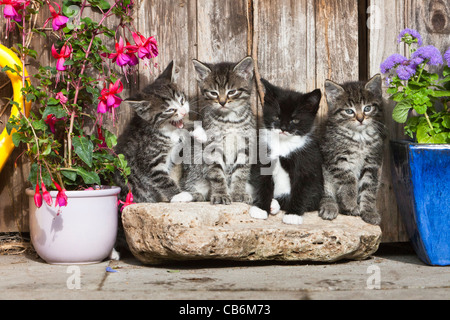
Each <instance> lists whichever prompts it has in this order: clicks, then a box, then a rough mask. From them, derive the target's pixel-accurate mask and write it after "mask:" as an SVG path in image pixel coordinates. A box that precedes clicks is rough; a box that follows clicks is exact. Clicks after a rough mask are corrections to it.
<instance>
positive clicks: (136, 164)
mask: <svg viewBox="0 0 450 320" xmlns="http://www.w3.org/2000/svg"><path fill="white" fill-rule="evenodd" d="M174 75H175V72H174V67H173V61H172V62H171V63H170V64H169V65H168V66H167V68H166V69H165V70H164V72H163V73H162V74H161V75H160V76H159V77H158V78H157V79H156V80H155V82H154V83H152V84H150V85H149V86H147V87H146V88H144V89H143V90H142V91H141V92H139V93H138V94H136V95H135V96H133V97H130V98H128V99H127V100H128V102H129V105H130V106H131V107H133V108H134V109H135V111H136V112H135V115H134V117H133V118H132V120H131V121H130V123H129V124H128V126H127V128H126V129H125V131H124V133H123V134H122V135H121V136H120V138H119V140H118V144H117V147H116V150H117V153H122V154H124V155H125V159H126V160H127V161H128V164H129V166H130V168H131V174H130V176H129V184H130V186H131V190H132V191H133V195H134V201H135V202H162V201H170V199H171V198H172V197H173V196H174V195H176V194H178V193H180V192H181V191H180V188H179V186H178V183H177V181H176V179H174V178H173V176H171V175H172V173H173V172H174V168H175V166H174V163H173V161H172V159H173V158H172V157H173V156H174V153H177V152H178V153H179V152H180V149H181V148H180V147H179V146H180V144H181V143H183V141H185V140H186V139H189V134H187V131H186V130H184V128H185V116H186V115H187V114H188V113H189V103H188V101H187V100H186V97H185V95H184V94H183V92H181V91H180V90H179V89H178V87H177V86H176V84H175V83H174ZM121 181H122V180H121V179H117V183H121ZM119 186H121V187H122V190H123V191H126V190H128V188H127V187H126V186H123V185H120V184H119ZM122 196H124V195H122Z"/></svg>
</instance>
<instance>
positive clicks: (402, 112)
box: [392, 100, 411, 123]
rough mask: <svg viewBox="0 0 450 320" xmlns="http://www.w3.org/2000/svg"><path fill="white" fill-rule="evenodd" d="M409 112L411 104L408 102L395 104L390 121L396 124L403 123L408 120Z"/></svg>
mask: <svg viewBox="0 0 450 320" xmlns="http://www.w3.org/2000/svg"><path fill="white" fill-rule="evenodd" d="M409 110H411V103H410V101H409V100H403V101H400V102H399V103H397V105H396V106H395V108H394V110H393V111H392V119H394V121H396V122H398V123H405V122H406V120H407V119H408V113H409Z"/></svg>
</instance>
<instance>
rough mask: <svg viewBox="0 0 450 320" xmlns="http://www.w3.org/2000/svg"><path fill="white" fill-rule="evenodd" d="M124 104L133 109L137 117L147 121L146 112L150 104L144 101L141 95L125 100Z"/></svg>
mask: <svg viewBox="0 0 450 320" xmlns="http://www.w3.org/2000/svg"><path fill="white" fill-rule="evenodd" d="M125 102H127V103H128V105H129V106H130V107H131V108H133V109H134V110H135V111H136V113H137V115H138V116H139V117H141V118H142V119H144V120H149V119H147V118H148V110H149V109H150V107H151V103H150V101H148V100H145V99H144V96H143V95H142V94H141V93H137V94H136V95H134V96H132V97H130V98H127V99H125Z"/></svg>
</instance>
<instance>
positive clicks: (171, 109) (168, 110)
mask: <svg viewBox="0 0 450 320" xmlns="http://www.w3.org/2000/svg"><path fill="white" fill-rule="evenodd" d="M175 111H177V110H176V109H175V108H170V109H167V110H166V111H165V112H166V113H175Z"/></svg>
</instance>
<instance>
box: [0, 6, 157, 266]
mask: <svg viewBox="0 0 450 320" xmlns="http://www.w3.org/2000/svg"><path fill="white" fill-rule="evenodd" d="M133 2H134V1H133V0H115V1H109V2H108V1H105V0H65V1H63V6H62V8H61V7H60V6H59V5H58V4H57V3H53V4H52V3H50V2H49V1H48V0H46V1H25V0H11V1H3V2H1V3H0V4H3V5H4V7H3V10H4V11H3V13H4V17H5V19H6V20H7V28H8V31H9V32H14V29H16V30H19V32H20V34H21V35H22V37H21V39H22V43H20V44H17V46H16V47H14V48H12V49H13V50H14V51H15V52H16V53H17V55H18V56H19V57H21V62H22V65H15V66H12V67H11V66H9V69H10V70H9V71H11V70H12V71H11V72H16V73H17V74H19V75H21V76H22V78H23V88H22V92H23V96H24V97H25V99H26V100H27V101H31V102H33V109H32V112H31V113H30V115H29V116H28V117H27V116H25V114H24V113H23V112H21V113H20V114H19V115H18V116H14V117H11V118H10V120H9V122H8V124H7V127H6V129H7V131H8V133H11V132H13V133H12V140H13V142H14V144H15V145H16V146H18V145H20V144H25V145H26V149H25V151H24V154H26V155H27V156H28V157H29V159H30V161H31V170H30V174H29V177H28V180H29V181H30V183H31V184H32V187H31V188H29V189H28V190H27V194H28V195H29V197H30V234H31V240H32V243H33V246H34V248H35V249H36V252H37V253H38V254H39V255H40V256H41V257H42V258H43V259H44V260H46V261H47V262H50V263H91V262H98V261H101V260H103V259H105V258H106V257H107V256H108V254H109V253H110V252H111V250H112V248H113V245H114V242H115V237H116V233H117V223H118V206H119V204H120V203H122V204H124V205H128V204H130V203H132V194H131V190H130V191H129V192H128V196H127V200H126V202H123V201H119V202H120V203H119V202H118V194H119V192H120V188H119V187H114V186H113V176H114V174H116V175H120V176H121V177H122V178H123V179H125V184H126V181H127V176H128V175H129V174H130V169H129V167H128V166H127V162H126V160H125V158H124V156H123V155H121V154H116V153H115V152H114V151H113V148H114V146H115V144H116V141H117V138H116V136H115V135H114V134H113V133H112V132H111V131H110V130H111V129H110V127H111V125H112V126H114V125H115V118H116V111H115V109H116V108H117V107H119V105H120V104H121V102H122V99H121V98H119V97H118V94H119V93H120V92H121V91H122V90H123V83H122V81H121V77H122V75H125V78H126V80H127V81H128V77H129V75H130V74H131V73H133V72H134V71H135V70H136V69H137V66H138V64H139V60H143V61H144V60H145V62H146V64H147V65H148V61H150V60H151V59H152V58H154V57H155V56H156V55H157V54H158V52H157V45H156V41H155V39H154V38H153V37H149V38H145V37H144V36H142V35H141V34H139V33H138V32H131V30H135V29H134V28H132V26H131V24H132V21H133V19H132V8H133ZM44 6H48V8H49V10H50V13H51V16H50V17H48V19H47V20H46V21H45V25H44V26H43V27H42V28H38V27H37V26H36V25H35V24H34V23H35V22H36V19H35V18H34V17H35V15H38V14H39V13H40V12H41V9H42V8H43V7H44ZM87 10H94V11H96V12H97V13H100V15H101V18H100V19H99V21H93V20H92V19H91V18H89V17H85V16H86V11H87ZM114 19H115V20H114ZM109 20H113V21H109ZM114 21H115V22H116V27H115V28H114V29H111V28H110V27H108V26H111V25H113V23H114ZM107 22H108V23H107ZM47 25H51V28H45V27H46V26H47ZM16 27H18V28H16ZM48 29H50V32H46V31H48ZM33 34H34V36H36V35H38V36H42V37H46V38H48V39H49V40H50V41H51V43H52V47H51V56H52V58H53V61H52V62H51V64H50V65H39V67H38V70H37V72H36V73H35V74H34V75H32V76H31V77H30V79H27V78H26V76H25V75H24V73H22V70H24V66H25V64H26V61H27V59H29V58H32V59H35V60H37V56H38V52H37V51H38V50H39V49H40V48H31V47H30V46H29V43H30V41H29V38H30V37H31V36H32V35H33ZM128 38H130V39H131V38H132V39H133V40H134V44H130V43H129V40H128ZM124 39H125V40H124ZM109 44H114V47H113V48H110V47H109ZM35 62H36V63H38V61H35ZM28 80H30V82H28ZM108 128H109V129H108ZM123 192H124V190H122V194H123ZM125 194H126V191H125ZM103 201H104V202H103Z"/></svg>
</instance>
